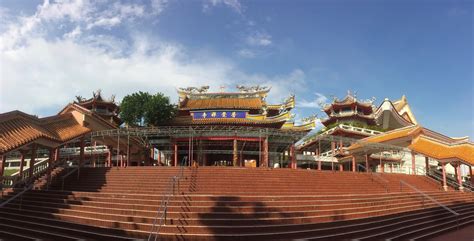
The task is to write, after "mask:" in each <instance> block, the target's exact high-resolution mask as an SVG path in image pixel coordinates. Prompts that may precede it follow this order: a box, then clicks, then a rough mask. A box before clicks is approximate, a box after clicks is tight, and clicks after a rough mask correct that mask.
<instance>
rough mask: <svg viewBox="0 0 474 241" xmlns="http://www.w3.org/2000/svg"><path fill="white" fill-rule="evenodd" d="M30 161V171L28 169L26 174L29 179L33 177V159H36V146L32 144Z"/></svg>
mask: <svg viewBox="0 0 474 241" xmlns="http://www.w3.org/2000/svg"><path fill="white" fill-rule="evenodd" d="M31 148H32V149H31V159H30V169H28V173H29V174H30V176H29V178H32V177H33V171H34V169H35V168H34V166H35V158H36V148H37V146H36V144H33V145H32V147H31Z"/></svg>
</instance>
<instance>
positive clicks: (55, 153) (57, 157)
mask: <svg viewBox="0 0 474 241" xmlns="http://www.w3.org/2000/svg"><path fill="white" fill-rule="evenodd" d="M58 160H59V146H58V147H56V148H54V160H53V161H54V162H57V161H58Z"/></svg>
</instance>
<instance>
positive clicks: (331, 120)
mask: <svg viewBox="0 0 474 241" xmlns="http://www.w3.org/2000/svg"><path fill="white" fill-rule="evenodd" d="M357 118H360V119H363V120H367V121H368V122H370V124H374V125H375V124H376V121H375V119H374V118H373V117H369V116H366V115H360V114H355V115H350V116H341V117H329V118H326V119H324V120H321V123H322V124H323V125H324V126H328V125H330V124H332V123H336V122H337V120H339V119H342V120H346V119H357Z"/></svg>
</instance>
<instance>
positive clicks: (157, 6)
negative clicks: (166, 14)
mask: <svg viewBox="0 0 474 241" xmlns="http://www.w3.org/2000/svg"><path fill="white" fill-rule="evenodd" d="M167 5H168V0H151V9H152V10H153V11H152V12H153V14H155V15H158V14H160V13H161V12H163V10H165V8H166V7H167Z"/></svg>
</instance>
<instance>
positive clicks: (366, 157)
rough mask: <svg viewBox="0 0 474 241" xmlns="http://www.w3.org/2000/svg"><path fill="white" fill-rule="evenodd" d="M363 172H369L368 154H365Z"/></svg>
mask: <svg viewBox="0 0 474 241" xmlns="http://www.w3.org/2000/svg"><path fill="white" fill-rule="evenodd" d="M365 172H369V154H365Z"/></svg>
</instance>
